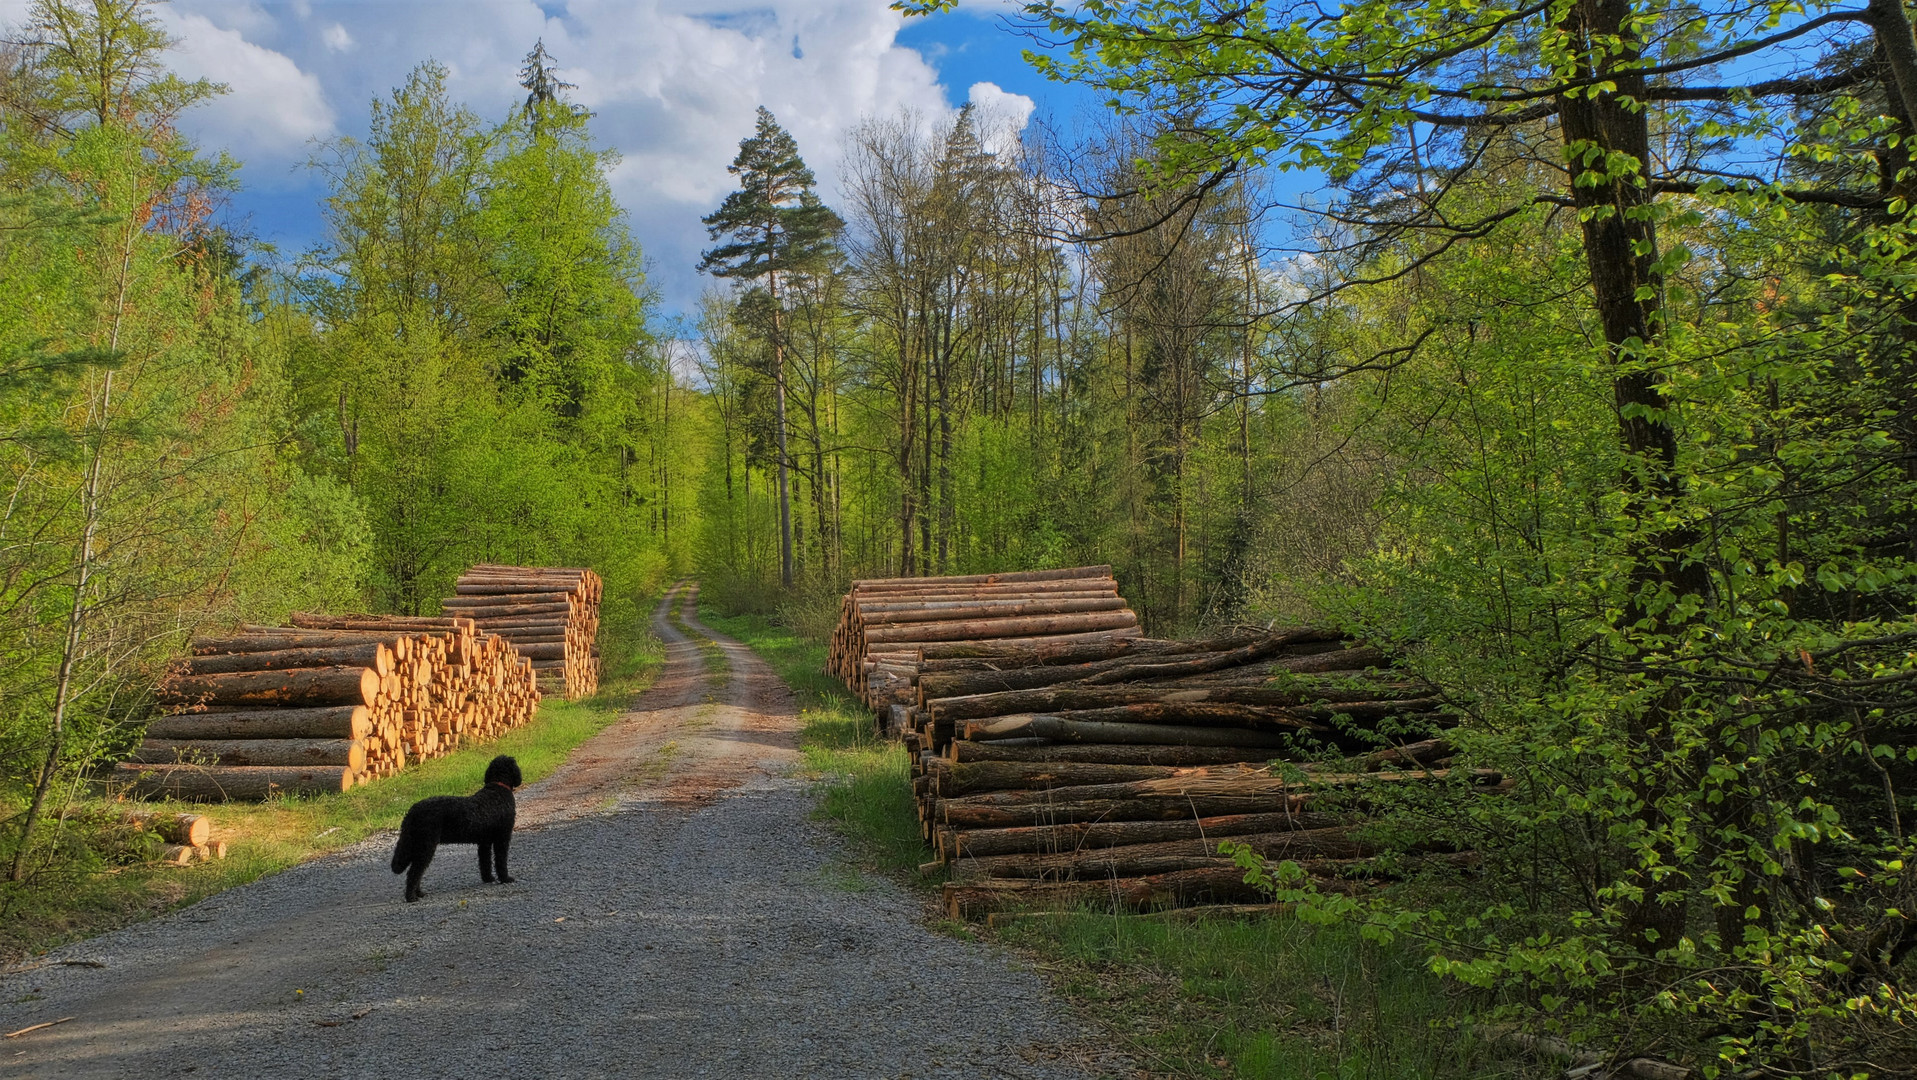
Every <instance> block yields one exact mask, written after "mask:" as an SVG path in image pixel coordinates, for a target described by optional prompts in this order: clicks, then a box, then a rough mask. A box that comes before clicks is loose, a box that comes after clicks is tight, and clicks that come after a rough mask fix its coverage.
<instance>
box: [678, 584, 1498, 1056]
mask: <svg viewBox="0 0 1917 1080" xmlns="http://www.w3.org/2000/svg"><path fill="white" fill-rule="evenodd" d="M815 606H816V605H815ZM699 617H700V619H701V620H703V621H704V622H705V623H706V625H708V626H710V627H712V628H713V629H714V630H717V631H719V632H721V633H724V634H726V635H728V636H730V637H732V638H735V639H737V640H739V641H741V642H744V643H745V644H746V645H747V646H749V647H750V648H751V649H752V650H753V651H754V652H755V653H757V654H758V655H759V656H760V657H761V658H762V659H764V660H765V661H766V662H767V663H769V664H771V665H772V667H773V669H774V670H775V671H777V672H778V673H779V675H780V677H781V678H783V679H784V680H785V681H786V684H787V685H788V686H791V687H792V688H793V691H794V693H795V694H796V695H797V696H798V699H799V705H800V709H801V712H800V718H801V721H802V723H803V725H804V726H803V728H802V729H801V734H800V740H801V742H800V747H801V751H802V753H803V754H804V762H805V769H806V771H807V773H808V775H810V776H812V777H813V778H815V779H817V780H818V781H819V784H820V796H819V814H820V816H821V817H822V818H824V819H826V820H828V821H830V822H832V823H833V825H834V826H835V827H836V828H837V829H838V830H839V831H840V832H841V833H843V834H844V835H845V836H846V838H847V839H848V840H849V841H850V842H851V843H852V844H853V845H854V847H855V849H856V850H857V851H859V852H860V853H861V855H862V856H864V857H865V858H866V859H869V860H870V865H871V866H872V867H873V868H874V869H876V870H878V871H880V872H884V873H886V874H888V876H890V877H892V878H893V879H894V880H896V881H897V882H899V883H900V884H901V885H903V886H905V887H906V888H908V889H912V890H914V891H917V892H920V893H922V894H925V895H926V896H927V897H928V898H929V897H930V895H931V893H932V892H933V891H934V890H936V889H937V888H938V886H939V885H940V884H941V883H943V881H944V875H943V873H941V874H939V875H937V876H935V877H922V876H920V875H919V873H918V865H919V863H921V862H922V861H924V859H925V858H926V854H927V853H926V851H925V848H924V843H923V840H922V839H921V837H920V835H919V825H918V818H917V813H916V810H915V805H916V804H915V803H914V801H913V799H912V788H911V780H910V778H909V776H908V774H907V771H906V761H905V754H904V751H903V750H902V749H900V747H899V744H898V743H896V742H892V741H890V740H884V739H880V738H878V737H877V735H876V734H875V733H874V728H873V717H872V713H871V710H869V709H867V708H865V706H863V705H861V704H860V703H859V702H858V701H856V700H855V699H853V698H852V697H851V696H850V695H848V694H847V693H846V691H845V687H844V686H843V685H842V684H841V683H840V682H839V681H838V680H837V679H835V678H833V677H831V676H829V675H827V674H825V642H824V641H823V640H822V639H820V638H817V637H813V636H811V635H808V634H804V633H801V632H800V631H798V630H795V629H793V628H792V627H791V626H788V625H785V621H786V620H788V619H789V620H790V621H792V622H798V623H804V622H805V621H806V615H805V613H804V612H803V611H802V610H794V609H790V608H788V609H786V610H785V611H784V612H775V613H771V614H766V613H745V614H732V615H727V614H722V613H721V611H720V609H719V608H718V607H716V606H702V608H701V611H700V614H699ZM814 621H816V620H814ZM944 929H946V930H947V931H948V932H951V933H956V934H959V935H961V936H968V937H970V936H979V937H984V938H988V939H992V940H997V941H1000V942H1002V943H1004V944H1006V945H1009V946H1011V947H1013V948H1015V949H1018V950H1019V951H1021V952H1024V953H1025V954H1027V955H1028V956H1030V957H1031V958H1032V959H1033V960H1034V962H1035V963H1036V964H1037V966H1038V967H1039V968H1040V969H1041V970H1042V971H1043V972H1044V973H1045V974H1046V975H1047V976H1048V978H1050V979H1051V981H1052V983H1053V985H1054V986H1056V987H1057V988H1058V989H1059V990H1060V991H1061V992H1063V993H1065V994H1067V995H1069V996H1070V997H1071V998H1072V1000H1073V1001H1075V1002H1076V1003H1078V1005H1079V1006H1080V1007H1081V1008H1083V1010H1084V1011H1085V1013H1086V1015H1087V1016H1089V1017H1091V1018H1094V1019H1095V1020H1096V1021H1097V1022H1098V1023H1100V1024H1101V1025H1103V1026H1104V1027H1105V1028H1106V1029H1108V1030H1109V1031H1110V1032H1111V1033H1113V1034H1114V1035H1115V1036H1117V1037H1118V1038H1120V1039H1122V1040H1123V1043H1124V1049H1125V1051H1126V1053H1128V1054H1130V1055H1131V1056H1132V1057H1133V1058H1134V1059H1135V1060H1137V1061H1138V1062H1139V1063H1140V1065H1141V1066H1144V1067H1147V1068H1149V1069H1150V1070H1151V1072H1152V1073H1153V1075H1162V1076H1167V1077H1180V1078H1184V1077H1192V1078H1197V1077H1204V1078H1219V1077H1238V1078H1243V1080H1280V1078H1284V1080H1292V1078H1296V1080H1317V1078H1320V1077H1326V1078H1336V1080H1399V1078H1404V1077H1433V1078H1438V1077H1488V1076H1497V1075H1501V1074H1500V1073H1499V1072H1498V1071H1497V1067H1496V1066H1495V1065H1492V1064H1490V1062H1491V1059H1490V1058H1489V1057H1487V1056H1486V1055H1485V1054H1484V1053H1483V1052H1482V1049H1481V1047H1480V1046H1479V1044H1478V1043H1477V1041H1476V1040H1474V1039H1473V1038H1472V1036H1471V1034H1470V1033H1469V1032H1468V1031H1464V1030H1460V1029H1456V1028H1454V1027H1452V1026H1450V1025H1448V1024H1447V1019H1448V1018H1449V1016H1450V1011H1451V1001H1450V1000H1449V997H1448V995H1447V992H1446V990H1445V989H1444V987H1443V986H1442V984H1441V983H1440V981H1439V980H1438V979H1437V978H1436V977H1434V976H1433V975H1431V974H1430V973H1429V972H1428V971H1426V970H1424V968H1423V965H1422V963H1421V962H1420V960H1419V958H1418V957H1417V955H1416V954H1415V953H1414V952H1413V951H1411V950H1407V949H1405V948H1403V947H1401V946H1379V945H1375V944H1371V943H1368V942H1365V941H1363V940H1362V939H1361V937H1360V935H1359V934H1358V933H1357V932H1356V931H1354V930H1351V929H1348V928H1342V927H1315V926H1312V925H1309V924H1307V923H1304V922H1301V921H1299V920H1298V919H1296V918H1293V917H1291V916H1289V915H1269V916H1259V917H1253V918H1235V917H1224V918H1215V919H1178V918H1169V919H1167V918H1155V917H1151V916H1131V915H1114V914H1113V913H1111V912H1109V911H1107V912H1099V911H1092V910H1086V911H1073V912H1057V913H1041V914H1036V915H1033V916H1030V917H1022V918H1016V919H1008V920H1004V921H1003V925H1002V926H1001V927H989V928H988V927H983V926H963V925H959V924H945V925H944Z"/></svg>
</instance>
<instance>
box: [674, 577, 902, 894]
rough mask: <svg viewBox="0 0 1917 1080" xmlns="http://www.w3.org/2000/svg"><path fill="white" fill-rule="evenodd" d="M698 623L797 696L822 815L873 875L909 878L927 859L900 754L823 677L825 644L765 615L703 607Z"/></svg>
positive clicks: (864, 712) (807, 765)
mask: <svg viewBox="0 0 1917 1080" xmlns="http://www.w3.org/2000/svg"><path fill="white" fill-rule="evenodd" d="M699 618H700V620H701V621H702V622H704V623H705V624H706V625H707V626H710V627H712V628H713V629H714V630H717V631H719V632H720V633H722V634H725V635H726V636H728V637H731V638H734V639H736V640H738V641H741V642H743V643H745V645H746V646H747V647H749V648H751V649H752V651H753V652H755V653H758V654H759V656H760V657H761V658H763V659H764V660H765V661H766V663H768V664H770V665H772V669H773V670H774V671H776V672H778V673H779V677H780V678H782V679H784V680H785V682H786V685H787V686H790V687H791V688H792V692H793V693H794V694H795V695H797V697H798V701H799V721H800V724H801V727H800V729H799V752H800V754H801V760H802V761H803V767H804V769H805V772H806V774H807V775H808V776H811V777H813V778H815V779H817V780H818V781H819V782H820V784H821V786H822V791H821V795H820V801H819V812H820V814H821V816H823V817H824V818H826V819H827V820H829V821H832V822H833V823H834V824H835V825H837V827H838V828H839V829H840V830H841V831H843V832H844V833H845V834H846V835H847V836H849V837H851V838H852V839H853V840H854V841H855V842H857V843H858V844H859V847H860V850H861V851H862V852H863V853H864V854H865V855H866V856H867V857H868V858H869V859H870V860H871V862H872V864H873V868H874V869H877V870H882V871H885V872H888V873H905V872H907V871H915V870H916V869H917V868H918V865H919V863H921V862H923V861H924V860H925V858H926V853H925V848H924V842H923V840H922V838H921V837H920V835H919V823H918V815H917V811H916V810H915V808H914V806H913V802H912V779H911V776H910V774H909V773H908V772H907V769H906V764H907V763H906V760H905V755H904V754H903V753H902V752H900V750H899V746H898V744H897V743H894V742H891V741H889V740H886V739H881V738H880V737H879V735H878V731H877V729H876V728H875V727H874V724H873V719H872V713H871V711H870V710H868V709H867V708H866V707H865V706H863V705H861V704H859V702H858V701H857V700H856V699H854V698H853V697H852V696H851V695H849V694H847V693H846V690H845V686H844V684H842V683H840V682H839V680H837V679H835V678H833V677H832V676H830V675H827V674H826V673H825V645H824V644H823V643H821V642H816V641H810V640H807V639H805V638H802V637H800V636H799V635H798V634H797V633H795V632H793V631H791V630H789V629H786V628H785V627H782V626H778V625H776V624H774V623H772V622H771V621H769V620H768V619H766V617H765V616H763V615H722V614H720V613H718V612H717V611H714V610H711V609H709V608H707V607H705V606H704V605H701V606H700V609H699Z"/></svg>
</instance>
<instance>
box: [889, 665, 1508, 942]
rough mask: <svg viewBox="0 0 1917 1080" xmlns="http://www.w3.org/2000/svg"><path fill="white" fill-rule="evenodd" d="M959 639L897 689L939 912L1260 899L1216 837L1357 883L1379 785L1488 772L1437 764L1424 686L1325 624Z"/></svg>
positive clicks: (1369, 866)
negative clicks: (1089, 638)
mask: <svg viewBox="0 0 1917 1080" xmlns="http://www.w3.org/2000/svg"><path fill="white" fill-rule="evenodd" d="M972 651H973V653H974V655H970V656H963V657H952V656H946V657H935V656H932V655H930V654H929V653H928V654H927V655H926V656H925V657H924V659H923V660H922V661H921V663H920V667H919V671H918V685H917V693H918V696H917V701H916V703H915V704H913V705H911V706H903V705H900V706H897V707H896V708H894V709H893V710H892V711H893V713H894V715H895V716H897V717H898V718H899V723H900V725H901V726H902V727H903V729H904V731H903V741H904V744H905V747H906V749H907V751H908V753H910V754H911V755H912V759H913V768H912V773H913V787H914V791H915V794H916V796H917V801H918V808H919V817H920V824H921V828H922V830H923V835H924V836H925V839H926V841H927V842H928V844H930V846H931V849H932V852H933V855H934V858H933V861H932V862H930V863H928V864H927V865H926V869H927V870H928V871H929V870H934V869H944V870H946V871H949V872H950V873H951V874H952V880H951V881H950V882H949V883H948V884H947V885H946V887H945V890H946V891H945V902H946V908H947V911H948V914H950V915H951V917H953V918H969V917H975V916H977V915H980V914H983V913H985V912H988V911H992V910H995V909H999V908H1004V907H1011V906H1028V905H1033V904H1064V905H1071V904H1074V903H1078V902H1084V901H1086V900H1093V901H1096V902H1098V903H1101V904H1102V903H1106V902H1110V903H1113V904H1116V905H1118V906H1121V907H1127V908H1138V907H1152V906H1179V905H1185V904H1196V903H1234V902H1243V901H1248V900H1255V899H1258V898H1259V896H1258V894H1257V891H1256V890H1255V889H1254V888H1253V887H1251V886H1248V885H1246V884H1245V880H1244V878H1245V874H1244V871H1243V870H1242V869H1240V868H1239V867H1237V866H1236V865H1235V864H1234V863H1233V861H1232V860H1231V859H1230V858H1228V857H1226V856H1224V855H1222V854H1221V853H1220V852H1219V850H1218V845H1219V843H1220V842H1221V841H1224V840H1230V841H1232V842H1235V843H1239V844H1244V845H1246V846H1248V847H1250V848H1251V849H1252V850H1253V851H1256V852H1257V853H1259V854H1260V855H1263V856H1266V857H1268V858H1284V859H1293V860H1297V861H1298V862H1299V863H1300V864H1301V865H1303V866H1304V867H1305V868H1306V870H1307V871H1308V872H1310V873H1312V874H1313V875H1314V876H1317V877H1319V878H1321V879H1322V881H1323V883H1324V884H1325V885H1326V886H1327V887H1333V888H1340V889H1352V888H1361V887H1364V886H1363V885H1362V884H1360V882H1361V881H1363V880H1366V879H1375V878H1376V877H1377V876H1378V875H1379V874H1381V873H1383V871H1382V870H1381V869H1380V868H1379V867H1378V866H1377V865H1376V863H1375V857H1376V856H1377V854H1378V852H1377V851H1376V850H1375V849H1373V848H1372V847H1371V846H1369V845H1368V844H1366V843H1364V842H1363V841H1362V840H1361V839H1360V838H1359V835H1358V834H1357V832H1356V831H1355V830H1356V828H1357V826H1358V825H1359V824H1361V823H1362V821H1363V820H1364V810H1365V805H1366V800H1367V797H1368V796H1367V793H1368V792H1371V791H1375V790H1376V785H1380V784H1388V783H1419V784H1423V783H1454V784H1458V785H1461V786H1462V787H1465V788H1470V789H1477V788H1483V787H1487V786H1496V785H1497V784H1498V783H1500V782H1501V778H1500V777H1497V776H1493V775H1489V774H1484V773H1473V774H1464V773H1454V772H1453V771H1452V770H1450V769H1449V768H1448V767H1447V766H1448V764H1449V761H1448V758H1449V755H1450V749H1449V748H1448V746H1446V744H1445V743H1444V742H1443V741H1442V740H1441V739H1434V738H1429V737H1428V736H1429V734H1430V733H1431V732H1432V731H1434V730H1435V729H1437V728H1440V727H1442V726H1444V724H1445V723H1446V722H1447V720H1446V717H1445V715H1444V714H1443V713H1442V711H1441V709H1440V701H1439V700H1438V698H1437V697H1436V695H1435V694H1434V693H1433V692H1432V690H1431V688H1430V687H1428V686H1427V685H1425V684H1423V683H1422V682H1420V681H1418V680H1417V679H1415V678H1410V677H1408V676H1406V675H1404V674H1403V673H1401V672H1398V671H1396V670H1394V669H1393V668H1392V667H1391V666H1390V664H1389V662H1388V660H1387V658H1386V657H1385V656H1384V655H1383V654H1382V653H1381V652H1380V651H1379V650H1377V649H1375V648H1373V647H1371V646H1369V645H1366V644H1364V643H1363V642H1359V641H1354V640H1351V639H1349V638H1348V637H1346V635H1344V634H1342V633H1340V632H1338V631H1336V630H1330V629H1323V628H1308V627H1307V628H1295V629H1288V630H1275V631H1257V632H1247V633H1243V634H1237V635H1232V636H1229V637H1224V638H1218V639H1213V640H1209V641H1196V642H1171V641H1150V640H1147V639H1125V640H1115V641H1109V642H1104V643H1098V642H1085V643H1074V644H1071V645H1068V646H1065V647H1062V648H1061V647H1049V648H1048V647H1046V646H1043V645H1039V646H1032V645H1017V646H1010V647H1004V648H1000V649H998V650H996V651H990V650H984V649H974V650H972ZM1394 743H1395V744H1396V745H1392V744H1394ZM1327 760H1332V761H1335V764H1332V765H1329V766H1324V765H1320V764H1317V763H1320V762H1324V761H1327ZM1273 761H1291V762H1295V763H1297V764H1294V765H1291V766H1274V765H1271V764H1269V763H1271V762H1273ZM1424 857H1425V858H1433V859H1448V860H1452V861H1464V862H1469V859H1470V857H1469V855H1468V854H1459V853H1455V852H1437V853H1431V854H1428V855H1426V856H1424Z"/></svg>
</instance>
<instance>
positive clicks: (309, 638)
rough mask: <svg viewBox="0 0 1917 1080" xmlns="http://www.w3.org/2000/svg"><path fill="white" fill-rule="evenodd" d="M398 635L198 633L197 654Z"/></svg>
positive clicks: (333, 645) (281, 630)
mask: <svg viewBox="0 0 1917 1080" xmlns="http://www.w3.org/2000/svg"><path fill="white" fill-rule="evenodd" d="M395 636H396V635H394V634H391V633H387V632H384V631H379V630H300V629H297V628H292V627H271V628H268V629H267V630H263V631H257V632H252V633H243V634H240V635H236V636H228V637H196V638H194V639H193V645H192V648H193V654H194V655H195V656H213V655H218V654H222V653H240V652H269V651H271V652H280V651H284V650H287V649H337V648H350V647H352V646H356V645H368V644H379V643H381V642H389V641H392V640H393V639H394V637H395Z"/></svg>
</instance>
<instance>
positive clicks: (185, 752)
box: [127, 738, 366, 772]
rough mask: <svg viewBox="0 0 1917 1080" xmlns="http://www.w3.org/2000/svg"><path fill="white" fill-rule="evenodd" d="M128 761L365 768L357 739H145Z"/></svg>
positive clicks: (363, 752)
mask: <svg viewBox="0 0 1917 1080" xmlns="http://www.w3.org/2000/svg"><path fill="white" fill-rule="evenodd" d="M127 760H129V761H132V762H136V763H139V764H144V765H171V764H175V763H184V764H198V765H344V766H346V767H347V768H349V769H351V770H352V771H354V772H359V771H360V770H361V769H364V768H365V767H366V745H365V744H364V743H363V742H360V741H358V740H356V739H152V738H149V739H145V740H143V741H142V742H141V743H140V745H139V747H138V748H137V749H136V750H134V751H133V754H132V756H131V757H129V758H128V759H127Z"/></svg>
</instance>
